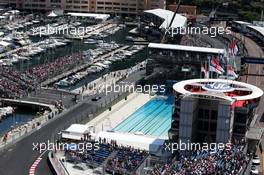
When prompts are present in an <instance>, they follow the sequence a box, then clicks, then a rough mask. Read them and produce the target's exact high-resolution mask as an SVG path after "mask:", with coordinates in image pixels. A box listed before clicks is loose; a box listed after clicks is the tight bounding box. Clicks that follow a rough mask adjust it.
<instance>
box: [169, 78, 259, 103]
mask: <svg viewBox="0 0 264 175" xmlns="http://www.w3.org/2000/svg"><path fill="white" fill-rule="evenodd" d="M173 89H174V90H175V91H176V92H177V93H180V94H182V95H207V96H212V97H216V98H221V99H225V100H230V101H245V100H253V99H258V98H260V97H261V96H262V95H263V91H262V90H261V89H260V88H258V87H256V86H254V85H251V84H247V83H243V82H238V81H233V80H227V79H191V80H184V81H180V82H178V83H176V84H174V85H173Z"/></svg>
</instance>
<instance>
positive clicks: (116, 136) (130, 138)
mask: <svg viewBox="0 0 264 175" xmlns="http://www.w3.org/2000/svg"><path fill="white" fill-rule="evenodd" d="M99 137H100V138H101V139H103V138H105V139H106V140H107V141H111V140H115V141H116V142H117V144H118V145H123V146H131V147H134V148H136V149H141V150H147V151H150V152H152V153H157V152H158V151H159V148H160V147H162V146H163V144H164V142H165V140H164V139H160V138H156V137H151V136H145V135H136V134H130V133H119V132H105V131H102V132H100V133H98V135H97V139H99Z"/></svg>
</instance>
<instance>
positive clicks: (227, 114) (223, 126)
mask: <svg viewBox="0 0 264 175" xmlns="http://www.w3.org/2000/svg"><path fill="white" fill-rule="evenodd" d="M233 122H234V109H232V108H231V106H230V104H229V103H219V105H218V117H217V129H216V142H217V143H226V142H228V141H229V140H230V139H231V137H232V130H233Z"/></svg>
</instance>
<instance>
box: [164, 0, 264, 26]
mask: <svg viewBox="0 0 264 175" xmlns="http://www.w3.org/2000/svg"><path fill="white" fill-rule="evenodd" d="M177 2H178V0H177ZM173 3H175V0H168V1H167V4H173ZM223 3H224V5H223ZM182 4H184V5H196V6H197V7H198V10H199V12H201V13H206V12H210V11H211V10H212V8H216V9H217V10H218V11H224V12H230V13H235V14H237V15H238V17H239V18H240V19H243V20H248V21H252V20H260V18H261V10H263V9H264V0H229V1H227V0H182Z"/></svg>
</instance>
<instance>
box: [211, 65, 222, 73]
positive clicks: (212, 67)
mask: <svg viewBox="0 0 264 175" xmlns="http://www.w3.org/2000/svg"><path fill="white" fill-rule="evenodd" d="M209 71H210V72H216V73H217V74H222V73H223V72H221V71H220V70H218V69H216V68H215V67H214V66H213V65H211V64H210V66H209Z"/></svg>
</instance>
